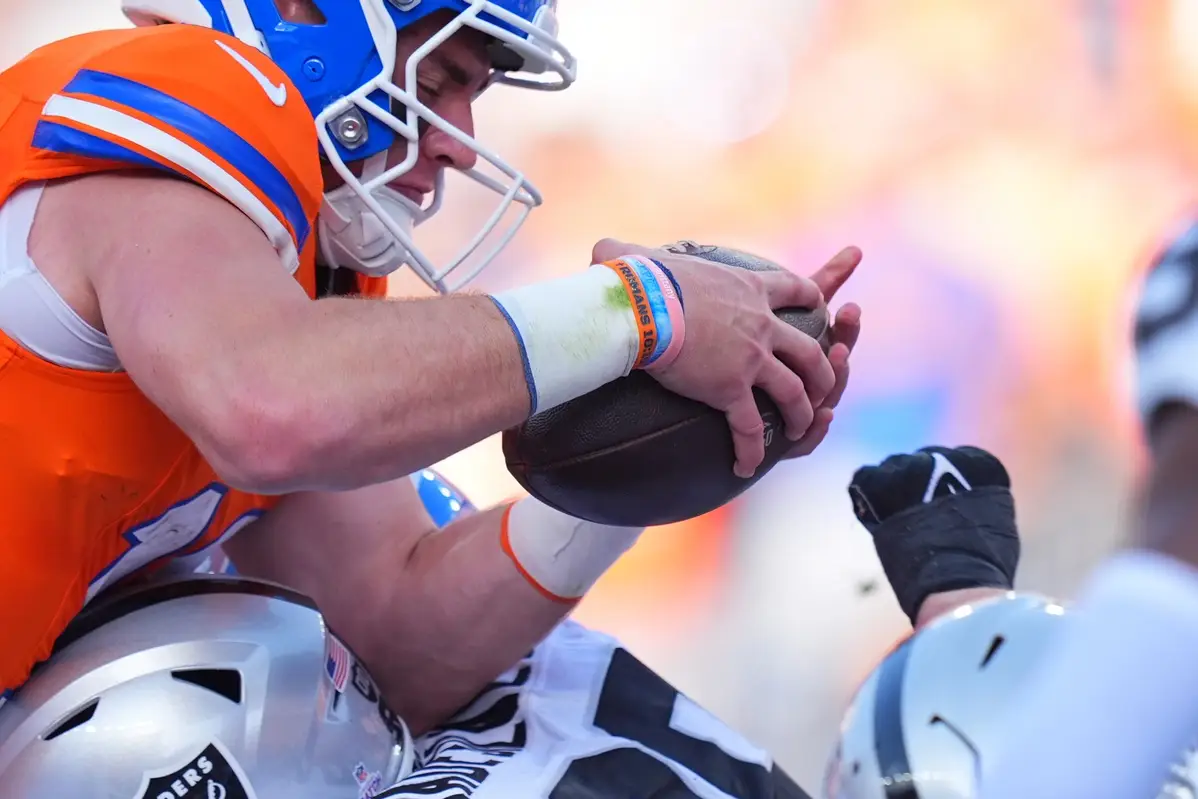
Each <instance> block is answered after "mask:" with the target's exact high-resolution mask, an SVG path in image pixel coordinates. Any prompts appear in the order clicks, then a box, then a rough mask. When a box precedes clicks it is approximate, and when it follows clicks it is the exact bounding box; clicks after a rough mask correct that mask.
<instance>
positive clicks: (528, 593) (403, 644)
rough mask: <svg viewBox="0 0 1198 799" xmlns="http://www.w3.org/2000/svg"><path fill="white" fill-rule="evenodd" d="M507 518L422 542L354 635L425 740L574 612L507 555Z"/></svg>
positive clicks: (461, 524)
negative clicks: (370, 622)
mask: <svg viewBox="0 0 1198 799" xmlns="http://www.w3.org/2000/svg"><path fill="white" fill-rule="evenodd" d="M505 510H506V507H499V508H493V509H491V510H488V511H486V512H483V513H478V514H475V515H473V516H470V517H467V518H464V519H461V520H459V521H457V522H454V523H453V524H451V525H449V526H448V527H446V528H445V529H443V530H441V531H439V532H435V533H432V534H430V535H428V536H426V537H425V538H424V539H422V540H421V541H420V543H419V544H418V545H417V547H416V548H415V549H414V550H413V551H412V553H411V556H410V558H409V559H408V561H407V563H406V565H405V567H404V569H403V571H402V572H401V573H400V574H399V575H397V576H394V577H392V578H391V579H390V580H389V582H388V585H389V590H388V591H386V592H385V593H384V594H382V595H381V598H382V600H383V601H382V603H381V604H380V606H379V607H378V608H377V612H378V613H379V614H382V615H380V616H377V617H376V618H377V619H378V623H377V624H375V625H374V626H373V629H369V630H361V631H360V632H359V633H358V634H357V635H356V636H355V638H356V639H357V640H359V641H361V642H363V644H362V646H365V647H367V651H363V652H361V655H362V657H363V658H365V659H366V660H367V662H368V663H370V668H371V672H372V674H373V675H374V676H375V678H376V679H377V680H378V682H379V684H380V687H381V688H382V690H383V692H384V693H385V694H386V695H387V696H388V698H389V699H390V701H391V702H392V704H393V706H394V707H395V709H396V710H397V712H399V713H400V714H401V715H402V716H403V718H404V720H405V721H406V722H407V723H408V724H409V725H410V726H412V727H413V729H414V730H416V731H420V730H424V729H427V728H429V727H431V726H433V725H434V724H437V723H438V722H441V721H444V720H445V719H446V718H448V717H449V716H450V715H451V714H452V713H453V712H454V711H456V710H458V709H459V708H460V707H462V706H463V705H464V704H465V703H466V702H468V701H469V700H470V699H471V698H472V697H474V695H475V694H477V693H478V691H480V690H481V689H482V688H483V687H484V686H485V685H486V684H487V683H488V682H490V681H491V680H493V679H495V677H496V676H498V675H499V674H501V673H502V672H503V671H504V670H505V669H507V668H509V667H510V666H511V665H512V664H513V663H515V662H516V661H517V660H519V659H520V658H521V657H523V656H524V655H525V654H526V653H527V652H528V651H529V650H530V649H532V648H533V647H534V646H535V645H536V644H537V643H538V642H539V641H540V640H541V639H542V638H544V637H545V635H547V634H548V633H549V631H550V630H551V629H553V627H554V626H555V625H556V624H557V623H558V622H559V621H560V620H561V619H562V617H564V616H565V615H566V614H567V613H568V612H569V611H570V610H571V609H572V608H573V607H574V603H573V602H562V601H556V600H553V599H549V598H547V597H546V596H545V595H544V594H542V593H541V592H539V591H537V590H536V589H535V588H533V587H532V585H531V584H529V582H528V581H527V580H526V579H525V578H524V577H523V576H522V575H521V574H520V572H519V571H518V570H517V568H516V566H515V564H514V563H513V562H512V560H511V559H510V558H509V557H508V556H507V555H506V554H505V553H504V551H503V549H502V547H501V546H500V540H499V539H500V525H501V521H502V518H503V514H504V512H505ZM348 604H353V603H352V601H351V602H349V603H348ZM346 611H347V613H346V615H347V616H351V615H353V616H356V617H362V618H368V617H369V616H362V614H361V613H360V609H358V610H357V612H355V610H354V609H351V608H349V607H347V608H346ZM347 621H348V619H347ZM347 634H349V633H348V632H347Z"/></svg>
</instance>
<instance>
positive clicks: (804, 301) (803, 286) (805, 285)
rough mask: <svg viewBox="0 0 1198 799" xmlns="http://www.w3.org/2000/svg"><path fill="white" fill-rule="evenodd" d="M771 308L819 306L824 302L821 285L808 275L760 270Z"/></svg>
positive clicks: (759, 274) (758, 274)
mask: <svg viewBox="0 0 1198 799" xmlns="http://www.w3.org/2000/svg"><path fill="white" fill-rule="evenodd" d="M757 276H758V277H760V278H761V283H762V285H763V286H764V287H765V295H766V297H767V298H768V299H769V303H770V307H771V308H819V307H820V306H821V305H822V304H823V302H824V299H823V295H822V294H820V290H819V286H817V285H816V284H815V281H814V280H812V279H811V278H808V277H802V276H800V275H795V274H792V273H790V272H784V271H781V270H778V271H776V272H758V273H757Z"/></svg>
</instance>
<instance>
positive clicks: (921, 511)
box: [821, 448, 1198, 799]
mask: <svg viewBox="0 0 1198 799" xmlns="http://www.w3.org/2000/svg"><path fill="white" fill-rule="evenodd" d="M931 452H932V455H933V457H936V458H938V459H939V458H941V457H942V456H943V459H942V460H940V462H939V468H938V469H937V470H936V471H935V472H933V475H932V478H931V479H926V478H925V476H924V475H927V474H928V470H927V468H926V466H925V467H923V468H922V469H912V467H913V466H915V461H913V460H912V457H911V456H900V457H899V458H897V459H891V460H890V461H887V462H886V463H883V464H882V466H881V468H880V469H874V468H869V469H866V470H863V471H861V472H858V474H857V476H856V477H855V478H854V481H853V487H852V488H851V489H850V490H851V491H853V492H854V494H855V495H857V496H858V497H859V501H858V502H857V503H856V507H857V509H858V516H859V517H860V518H861V519H862V521H863V522H865V523H866V524H867V526H869V527H870V528H871V531H872V532H873V533H874V540H875V544H877V547H878V553H879V556H880V557H881V559H882V562H883V565H886V564H887V562H888V560H890V558H889V557H888V553H890V554H891V555H892V554H894V552H895V550H894V549H893V547H894V546H895V545H898V546H900V547H901V548H903V549H910V551H912V552H915V551H917V547H918V542H919V541H920V540H924V541H928V542H935V543H936V545H937V546H938V547H941V549H940V550H939V551H935V550H934V551H933V552H932V554H931V555H930V556H929V557H927V558H926V559H925V564H926V568H928V569H931V570H933V571H939V570H941V569H943V568H947V569H952V570H954V571H962V572H964V571H969V572H972V573H973V574H975V575H976V579H975V582H976V587H974V588H973V589H972V590H971V589H968V588H965V589H964V590H959V591H956V592H952V593H945V594H940V595H937V596H936V597H933V598H932V599H929V600H928V603H927V604H929V605H930V604H932V603H933V601H935V608H934V610H933V609H929V612H928V613H927V614H926V615H925V616H924V617H923V618H922V619H921V622H922V626H921V627H920V628H919V629H918V630H917V631H916V633H915V634H914V635H913V636H911V637H909V638H908V639H907V640H905V641H904V642H902V643H901V644H899V645H898V646H897V647H895V649H894V650H893V651H892V652H891V653H890V654H889V655H888V656H887V657H886V658H885V660H884V661H883V662H882V663H881V664H880V665H879V666H878V667H877V668H876V669H875V670H874V671H873V673H872V674H871V675H870V676H869V677H868V678H867V679H866V680H865V682H864V683H863V684H862V686H861V688H860V689H859V690H858V692H857V695H856V697H855V698H854V700H853V703H852V705H851V706H850V708H849V710H848V712H847V713H846V714H845V718H844V722H843V724H842V727H841V734H840V740H839V743H838V744H837V746H836V749H835V752H834V754H833V756H832V758H831V759H830V761H829V764H828V768H827V771H826V773H825V779H824V783H823V788H822V793H821V799H888V798H889V797H904V798H905V799H977V797H978V783H979V780H980V779H982V778H984V777H985V775H986V774H987V773H988V772H989V771H990V769H991V768H992V767H993V766H994V762H995V756H996V753H998V752H1001V751H1002V748H1003V747H1004V745H1005V741H1006V739H1007V736H1008V732H1007V728H1006V725H1007V724H1008V723H1011V722H1013V721H1018V720H1019V719H1022V718H1023V717H1024V716H1027V715H1032V716H1035V717H1037V718H1039V719H1040V720H1041V721H1043V720H1044V719H1043V716H1042V715H1041V714H1039V713H1038V712H1037V708H1036V706H1035V705H1034V704H1033V702H1034V701H1035V700H1034V699H1031V698H1029V697H1027V696H1026V694H1025V693H1023V692H1024V691H1025V690H1026V686H1027V685H1028V684H1029V683H1031V682H1032V681H1033V679H1034V677H1035V673H1036V669H1037V668H1039V667H1040V666H1041V665H1042V664H1043V663H1044V661H1045V659H1046V657H1047V656H1048V655H1049V654H1050V652H1051V650H1052V647H1053V644H1054V643H1055V642H1056V641H1057V639H1059V638H1060V637H1061V636H1062V635H1065V634H1067V627H1066V624H1067V621H1068V620H1069V619H1071V618H1073V617H1074V616H1075V614H1074V613H1073V612H1072V611H1069V612H1066V609H1065V608H1064V607H1063V606H1062V605H1060V604H1058V603H1056V602H1053V601H1050V600H1047V599H1044V598H1042V597H1037V596H1032V595H1022V594H1016V593H1014V592H1013V591H1010V590H1009V589H1010V588H1011V585H1012V584H1011V581H1010V579H1009V578H1010V577H1011V576H1013V574H1014V570H1015V567H1016V565H1017V563H1018V555H1019V550H1018V546H1017V542H1018V540H1019V537H1018V530H1017V526H1016V523H1015V514H1014V507H1013V504H1012V498H1011V494H1010V491H1009V481H1008V479H1007V476H1006V472H1005V469H1004V468H1003V467H1002V464H1001V463H1000V462H999V461H998V460H997V459H996V458H994V457H993V456H991V455H989V454H988V453H985V452H983V451H981V450H976V449H972V448H960V449H958V450H955V451H949V450H941V451H940V452H939V453H937V451H936V450H932V451H931ZM888 464H890V467H889V468H888ZM904 472H906V476H905V477H904V476H903V473H904ZM936 472H939V475H938V476H937V475H936ZM921 494H922V496H923V497H925V498H927V497H934V496H936V495H937V494H939V495H940V497H941V498H940V499H934V500H933V501H931V502H926V501H923V500H921V498H920V495H921ZM871 508H873V509H878V508H887V509H889V511H884V512H883V513H882V514H881V515H882V516H884V517H885V516H887V513H888V514H889V520H886V519H884V520H883V521H882V522H881V523H880V524H878V523H877V522H876V521H874V519H875V518H876V516H875V514H874V513H873V512H872V511H871V510H870V509H871ZM970 528H974V529H975V530H976V533H975V534H973V535H970V534H969V531H970ZM932 531H938V532H936V533H934V534H933V532H932ZM954 541H955V542H957V544H958V545H970V544H981V545H988V546H990V547H991V550H990V551H991V553H992V554H993V557H985V558H981V559H977V558H976V557H973V556H969V555H968V554H966V553H967V549H966V550H961V549H957V547H956V546H954V545H953V542H954ZM909 545H910V546H909ZM980 551H981V550H976V551H975V555H976V554H977V553H980ZM966 560H971V561H972V562H973V565H972V566H968V567H965V568H962V565H963V562H964V561H966ZM987 561H988V562H989V563H990V564H991V565H992V566H998V565H999V564H1002V565H1001V567H1000V568H999V569H998V571H996V572H992V573H991V576H990V577H989V578H987V576H986V573H987V566H986V565H984V564H985V563H986V562H987ZM894 563H895V562H893V561H892V565H890V566H888V567H887V574H888V575H890V576H891V578H892V580H893V579H894V577H895V575H896V574H898V573H901V571H902V569H900V570H899V571H898V572H896V570H895V565H894ZM897 563H898V564H901V563H902V560H901V559H900V560H899V561H897ZM933 563H936V564H937V565H932V564H933ZM901 585H902V583H901V582H900V583H896V588H898V587H900V586H901ZM962 585H965V583H963V584H962ZM899 599H900V603H902V601H903V597H902V594H901V593H900V595H899ZM1085 678H1086V676H1085V673H1084V672H1082V673H1078V674H1075V675H1074V679H1078V680H1084V679H1085ZM1124 701H1126V700H1125V699H1123V698H1121V697H1117V696H1113V697H1108V698H1107V699H1106V701H1104V702H1102V703H1101V706H1100V707H1098V708H1096V711H1097V712H1096V713H1091V714H1088V718H1091V719H1093V718H1094V717H1095V716H1097V715H1101V714H1102V713H1104V712H1107V711H1112V712H1115V713H1116V714H1118V713H1120V712H1121V711H1120V710H1118V708H1119V707H1120V706H1121V705H1122V704H1123V703H1124ZM1018 728H1019V729H1020V730H1022V731H1023V732H1024V733H1026V734H1033V733H1034V735H1035V737H1036V741H1035V744H1034V745H1036V746H1046V747H1049V748H1051V749H1053V750H1054V751H1055V750H1056V749H1057V747H1056V746H1055V745H1054V744H1053V743H1052V742H1051V740H1049V739H1048V738H1047V737H1046V733H1045V731H1044V729H1043V728H1040V729H1036V728H1029V727H1026V726H1024V725H1023V724H1022V723H1021V722H1019V723H1018ZM1124 732H1126V731H1124ZM1139 735H1140V732H1139V731H1138V730H1137V731H1136V732H1135V734H1132V735H1127V734H1125V735H1123V736H1122V739H1121V740H1122V742H1123V744H1124V745H1125V746H1134V745H1135V744H1134V741H1135V740H1136V739H1137V738H1138V736H1139ZM1182 748H1183V747H1182V746H1179V747H1178V748H1177V749H1176V750H1174V751H1173V753H1172V755H1171V756H1169V757H1167V758H1166V765H1167V764H1168V763H1169V762H1170V761H1171V763H1172V765H1171V766H1170V767H1168V768H1167V767H1166V765H1162V767H1161V768H1160V769H1159V770H1158V772H1157V773H1156V775H1155V779H1154V783H1153V784H1152V785H1151V786H1150V787H1149V789H1148V790H1147V791H1145V792H1144V793H1140V794H1134V795H1133V794H1128V793H1122V792H1116V791H1108V790H1100V791H1097V792H1091V793H1086V792H1085V791H1084V790H1083V791H1082V792H1079V791H1077V790H1074V789H1072V788H1068V787H1066V788H1064V789H1059V788H1060V786H1054V789H1053V790H1045V789H1044V787H1043V786H1036V785H1031V784H1028V785H1027V786H1026V791H1027V792H1026V793H1023V794H1019V796H1021V797H1023V799H1039V797H1046V798H1047V797H1053V799H1071V798H1072V797H1079V799H1080V797H1083V796H1085V797H1094V796H1110V797H1116V796H1117V797H1132V796H1143V797H1156V796H1159V797H1160V799H1195V797H1198V783H1196V782H1195V780H1196V778H1198V771H1196V770H1195V769H1194V762H1195V761H1194V753H1193V750H1189V751H1188V752H1187V754H1186V755H1185V756H1184V757H1183V758H1181V759H1178V758H1177V752H1179V751H1182ZM1075 764H1080V760H1078V761H1075ZM1114 768H1115V769H1116V770H1117V769H1118V768H1119V766H1118V765H1116V766H1115V767H1114ZM1092 769H1094V770H1099V771H1102V772H1104V773H1105V772H1108V771H1110V769H1107V768H1104V767H1103V765H1102V764H1100V763H1099V762H1096V761H1095V762H1090V763H1089V764H1088V766H1087V767H1086V769H1083V771H1088V770H1092ZM1162 782H1163V783H1164V787H1163V788H1162V787H1161V785H1162ZM1074 783H1075V784H1079V785H1085V784H1087V783H1089V778H1088V777H1087V776H1085V775H1083V774H1082V773H1080V772H1078V773H1075V774H1074ZM1058 789H1059V790H1058Z"/></svg>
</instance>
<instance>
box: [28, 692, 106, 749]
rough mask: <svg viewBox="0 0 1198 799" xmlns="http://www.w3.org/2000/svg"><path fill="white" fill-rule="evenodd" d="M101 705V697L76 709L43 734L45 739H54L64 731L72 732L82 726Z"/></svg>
mask: <svg viewBox="0 0 1198 799" xmlns="http://www.w3.org/2000/svg"><path fill="white" fill-rule="evenodd" d="M99 706H100V700H99V699H93V700H92V701H90V702H88V703H87V704H86V705H84V706H83V707H81V708H79V709H78V710H76V711H75V712H74V713H72V714H71V715H69V716H67V717H66V718H65V719H63V720H62V721H60V722H59V723H58V724H56V725H55V726H54V727H52V728H51V729H50V730H49V732H47V733H46V734H45V735H43V736H42V740H44V741H52V740H54V739H55V738H57V737H58V736H60V735H62V734H63V733H64V732H70V731H71V730H73V729H75V728H76V727H81V726H83V725H84V724H87V723H88V722H89V721H91V720H92V716H94V715H96V708H98V707H99Z"/></svg>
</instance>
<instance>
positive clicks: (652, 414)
mask: <svg viewBox="0 0 1198 799" xmlns="http://www.w3.org/2000/svg"><path fill="white" fill-rule="evenodd" d="M667 249H670V250H672V251H674V252H680V253H685V254H689V255H695V256H698V257H700V258H705V259H707V260H709V261H714V262H716V263H720V264H725V265H727V266H732V267H737V268H740V269H752V270H754V271H764V270H773V269H781V268H782V267H780V266H779V265H778V264H776V263H774V262H772V261H769V260H766V259H764V258H760V257H758V256H756V255H752V254H750V253H747V252H742V251H740V250H734V249H730V248H728V247H714V246H707V245H699V244H695V243H693V242H680V243H678V244H673V245H670V246H669V247H668V248H667ZM683 300H684V301H685V297H684V298H683ZM777 314H778V317H779V318H781V319H782V320H784V321H785V322H787V323H788V324H790V325H792V326H794V327H796V328H798V329H799V330H802V331H803V332H804V333H806V334H807V335H809V336H811V337H812V338H815V339H818V340H819V342H820V343H821V344H822V345H823V348H824V351H825V352H826V351H827V350H828V347H829V338H828V336H829V332H830V331H829V329H828V314H827V310H826V309H824V308H820V309H816V310H812V309H805V308H783V309H780V310H779V311H777ZM754 394H755V396H756V399H757V407H758V409H760V411H761V415H762V418H763V419H764V420H765V437H766V447H765V460H764V461H763V462H762V464H761V466H759V467H758V469H757V472H756V473H755V474H754V475H753V476H752V477H750V478H748V479H742V478H740V477H737V476H736V475H735V474H733V473H732V466H733V463H734V462H735V456H734V454H733V449H732V434H731V432H730V431H729V429H728V423H727V420H726V419H725V417H724V414H723V413H722V412H720V411H717V410H715V409H714V408H711V407H709V406H707V405H704V404H703V403H701V402H697V401H695V400H692V399H688V398H686V397H682V396H680V395H678V394H675V393H673V392H672V391H670V390H668V389H666V388H665V387H663V386H662V385H661V384H660V383H658V382H657V381H656V380H654V379H653V378H652V377H650V376H649V375H647V374H645V373H644V372H639V371H637V372H633V373H632V374H630V375H628V376H627V377H623V378H620V379H619V380H615V381H613V382H611V383H608V384H607V385H605V386H602V387H600V388H598V389H596V390H595V391H592V392H591V393H589V394H586V395H583V396H581V397H578V398H577V399H573V400H571V401H569V402H566V403H564V404H562V405H558V406H557V407H555V408H550V409H548V410H545V411H542V412H541V413H538V414H536V415H535V416H532V417H531V418H529V419H528V420H527V421H525V422H524V423H523V424H521V425H519V426H517V427H513V428H511V429H510V430H506V431H505V432H504V434H503V454H504V458H505V459H506V461H507V467H508V471H510V472H511V473H512V476H513V477H515V478H516V480H517V481H518V482H519V483H520V485H521V486H523V487H524V489H525V490H526V491H528V493H530V494H531V495H533V496H534V497H536V498H537V499H539V500H541V501H542V502H544V503H545V504H547V505H550V506H551V507H554V508H557V509H558V510H560V511H563V512H565V513H568V514H570V515H571V516H574V517H576V518H579V519H587V520H589V521H593V522H599V523H601V524H609V525H618V526H627V527H647V526H650V525H658V524H670V523H672V522H678V521H682V520H684V519H690V518H693V517H695V516H699V515H702V514H704V513H707V512H708V511H711V510H714V509H715V508H718V507H720V506H721V505H723V504H725V503H726V502H728V501H729V500H731V499H733V498H734V497H736V496H737V495H738V494H740V493H741V492H742V491H744V490H745V489H746V488H748V487H749V486H751V485H753V484H754V483H756V482H757V481H758V480H760V479H761V478H762V477H763V476H764V475H765V474H766V473H768V472H769V470H770V469H771V468H773V466H774V465H775V464H777V463H778V461H779V460H781V459H782V457H783V456H784V455H785V454H786V452H787V450H789V449H790V446H791V442H790V441H789V440H788V439H787V438H786V436H785V435H783V431H782V417H781V414H780V413H779V411H778V406H777V405H775V404H774V402H773V400H771V399H770V398H769V396H768V395H766V393H765V392H763V391H761V390H760V389H754Z"/></svg>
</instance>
